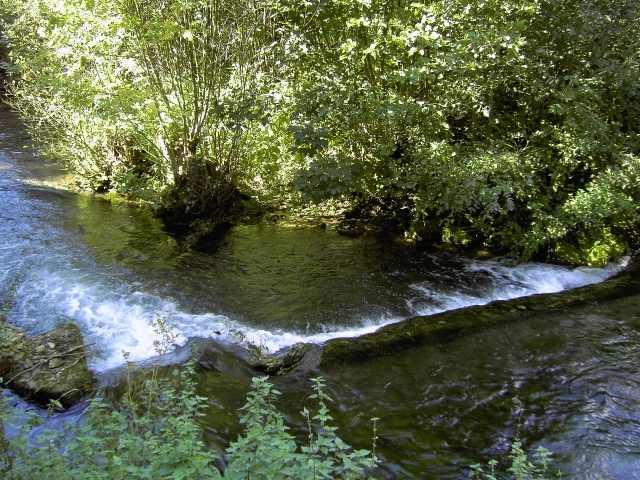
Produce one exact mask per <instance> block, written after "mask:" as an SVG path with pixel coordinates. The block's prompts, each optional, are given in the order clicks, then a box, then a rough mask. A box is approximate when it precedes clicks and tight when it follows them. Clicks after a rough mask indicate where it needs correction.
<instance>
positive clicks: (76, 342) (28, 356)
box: [0, 318, 94, 407]
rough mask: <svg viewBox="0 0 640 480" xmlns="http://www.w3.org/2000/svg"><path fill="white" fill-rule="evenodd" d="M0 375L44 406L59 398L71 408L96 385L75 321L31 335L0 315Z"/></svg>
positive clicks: (3, 379) (27, 396) (18, 392)
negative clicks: (88, 366)
mask: <svg viewBox="0 0 640 480" xmlns="http://www.w3.org/2000/svg"><path fill="white" fill-rule="evenodd" d="M0 377H2V381H3V385H4V386H6V387H8V388H10V389H11V390H13V391H14V392H16V393H17V394H19V395H20V396H22V397H24V398H25V399H26V400H29V401H33V402H36V403H38V404H40V405H48V404H49V402H50V401H51V400H55V401H58V402H60V403H61V404H62V405H63V406H64V407H70V406H71V405H73V404H75V403H77V402H78V401H79V400H81V399H82V398H83V397H85V396H86V395H87V394H89V393H91V391H92V390H93V385H94V379H93V377H92V375H91V373H90V372H89V369H88V368H87V362H86V351H85V346H84V341H83V339H82V335H81V333H80V330H79V329H78V327H77V326H76V325H74V324H71V323H67V324H64V325H61V326H59V327H57V328H55V329H53V330H51V331H50V332H47V333H44V334H42V335H38V336H35V337H29V336H27V335H26V334H25V333H24V332H23V331H22V330H20V329H19V328H17V327H15V326H12V325H10V324H8V323H6V322H5V321H3V319H1V318H0Z"/></svg>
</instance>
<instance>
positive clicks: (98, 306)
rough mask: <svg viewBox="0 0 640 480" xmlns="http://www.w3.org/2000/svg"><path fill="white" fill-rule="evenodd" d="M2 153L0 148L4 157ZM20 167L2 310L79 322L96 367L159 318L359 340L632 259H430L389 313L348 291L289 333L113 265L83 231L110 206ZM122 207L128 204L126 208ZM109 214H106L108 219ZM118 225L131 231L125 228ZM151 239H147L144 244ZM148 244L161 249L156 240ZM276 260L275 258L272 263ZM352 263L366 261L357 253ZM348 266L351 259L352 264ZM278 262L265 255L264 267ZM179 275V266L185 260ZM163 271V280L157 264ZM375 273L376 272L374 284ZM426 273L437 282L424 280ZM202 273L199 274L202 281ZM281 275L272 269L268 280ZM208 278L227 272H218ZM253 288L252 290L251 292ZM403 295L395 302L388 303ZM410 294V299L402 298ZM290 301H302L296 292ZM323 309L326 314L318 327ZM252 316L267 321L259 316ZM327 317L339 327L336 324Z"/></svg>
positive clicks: (577, 280)
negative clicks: (360, 314) (601, 262)
mask: <svg viewBox="0 0 640 480" xmlns="http://www.w3.org/2000/svg"><path fill="white" fill-rule="evenodd" d="M6 155H7V154H6V152H4V153H3V151H2V149H0V160H2V157H3V156H6ZM16 155H17V154H16ZM13 168H14V167H11V168H8V169H5V170H2V171H1V173H2V174H0V308H2V310H3V311H5V312H7V313H8V317H9V320H10V321H12V322H14V323H16V324H18V325H20V326H22V327H23V328H25V329H27V331H28V332H30V333H40V332H44V331H47V330H49V329H51V328H53V327H54V326H55V325H58V324H60V323H62V322H67V321H72V322H74V323H76V324H77V325H78V326H79V327H80V328H81V330H82V332H83V335H84V338H85V341H86V343H87V344H88V345H89V351H90V353H91V357H90V365H91V367H92V368H93V369H94V370H96V371H105V370H108V369H111V368H114V367H117V366H120V365H122V364H123V363H124V356H123V353H124V352H126V353H127V354H128V355H129V358H130V359H131V360H134V361H141V360H145V359H148V358H151V357H154V356H156V354H157V351H156V341H157V340H158V339H159V334H158V332H157V331H156V330H157V328H156V326H155V325H156V323H157V320H158V319H162V320H163V321H164V322H165V323H166V325H167V326H168V327H169V328H170V329H171V330H172V331H173V332H174V334H175V344H176V345H183V344H184V343H186V342H187V341H188V339H189V338H193V337H210V338H216V339H218V340H221V341H223V342H228V343H234V344H244V345H249V344H253V345H258V346H260V347H261V348H264V349H266V350H268V351H270V352H275V351H278V350H280V349H282V348H284V347H287V346H290V345H292V344H294V343H297V342H312V343H322V342H325V341H327V340H329V339H332V338H338V337H355V336H358V335H362V334H365V333H369V332H373V331H375V330H376V329H378V328H380V327H381V326H384V325H387V324H390V323H394V322H398V321H400V320H402V319H403V318H407V317H410V316H413V315H428V314H433V313H437V312H441V311H445V310H450V309H455V308H461V307H466V306H470V305H480V304H485V303H488V302H491V301H493V300H504V299H510V298H516V297H521V296H525V295H531V294H537V293H550V292H558V291H561V290H565V289H569V288H575V287H579V286H582V285H587V284H592V283H597V282H600V281H602V280H605V279H606V278H608V277H610V276H612V275H614V274H615V273H616V272H618V271H619V270H620V269H621V268H623V266H624V263H621V264H616V265H610V266H609V267H607V268H603V269H593V268H591V269H589V268H580V269H569V268H563V267H558V266H552V265H545V264H525V265H520V266H517V267H510V266H508V265H506V264H504V263H500V262H497V261H487V262H479V261H473V262H472V261H468V262H466V263H460V262H458V263H456V264H455V265H456V266H455V267H451V268H449V267H445V268H443V269H440V270H438V271H437V272H436V271H430V270H429V269H430V268H431V267H425V270H426V271H425V272H423V273H424V275H423V274H422V273H420V274H419V275H418V276H417V277H414V276H412V277H411V280H402V278H401V277H398V278H400V279H399V280H398V282H400V283H399V284H398V285H400V287H401V288H399V289H398V291H397V292H394V295H396V296H395V297H394V296H388V297H385V299H381V300H380V303H381V305H378V306H377V307H380V308H377V309H374V310H375V311H378V312H384V311H385V309H386V308H389V309H390V310H389V312H388V313H377V314H369V316H368V317H365V318H353V315H354V313H353V311H351V314H345V313H344V311H345V310H344V307H345V304H347V303H348V302H349V299H353V300H354V301H355V300H357V298H356V297H357V296H358V293H357V292H356V294H355V296H352V297H345V298H348V299H347V300H344V301H343V300H340V301H339V302H337V303H334V304H333V310H332V311H331V312H329V313H328V314H327V315H326V316H321V317H316V318H321V319H323V320H320V321H315V320H314V321H308V322H305V320H307V319H305V318H304V316H305V314H304V313H297V314H296V315H299V316H300V317H302V318H299V319H297V320H299V321H297V322H296V324H297V325H304V324H305V323H307V324H309V325H308V326H307V330H306V331H300V330H295V329H294V327H291V328H290V329H289V330H286V329H275V328H273V329H271V328H266V327H265V328H260V327H259V326H256V325H253V326H252V325H248V324H247V323H246V322H241V321H239V320H238V318H242V317H240V316H238V317H237V318H234V314H227V315H223V314H221V312H220V311H207V310H216V308H217V307H214V306H211V305H214V303H209V304H207V305H209V306H208V307H207V306H205V307H202V306H201V307H200V311H198V310H197V309H196V307H194V306H192V305H191V303H194V304H195V305H197V304H198V303H197V302H194V301H193V300H197V298H195V297H197V296H198V295H205V296H207V295H209V296H214V295H217V293H215V292H217V291H218V290H216V289H209V290H207V289H206V288H205V287H206V285H203V286H202V287H203V288H202V289H201V290H200V291H199V289H198V288H193V287H194V283H193V281H194V280H193V279H192V283H191V284H190V286H191V287H192V288H191V289H190V290H189V291H188V295H186V296H187V297H188V298H187V299H182V302H184V303H181V301H179V300H178V298H177V295H180V292H181V289H182V288H183V287H184V285H181V284H180V279H179V276H178V280H175V278H174V281H173V283H172V284H170V285H169V287H170V288H168V289H167V290H166V291H165V290H163V288H164V287H165V286H164V285H160V286H158V284H157V283H156V284H155V286H153V285H154V284H153V282H149V279H147V278H145V276H146V275H145V272H144V271H142V272H137V273H134V272H130V271H128V270H126V269H124V268H123V267H121V266H120V265H119V264H118V263H117V262H115V263H114V262H111V261H110V260H109V259H110V258H112V257H110V256H107V260H106V261H105V260H100V261H99V260H97V259H96V250H95V248H96V244H97V245H98V246H99V245H100V244H101V242H102V238H101V235H104V234H103V233H102V230H100V229H95V232H100V233H93V234H92V235H90V236H89V238H91V240H92V242H93V243H91V242H87V241H86V240H85V238H84V237H83V234H82V232H83V231H84V229H85V226H84V223H85V222H88V225H89V226H91V225H93V226H94V227H95V224H99V221H100V220H101V217H99V216H98V217H94V215H104V211H103V210H97V209H93V210H91V209H87V210H82V209H80V210H76V211H75V214H74V215H71V216H69V217H65V216H64V213H65V212H66V211H68V210H69V209H73V208H76V207H75V206H74V205H75V202H76V200H77V199H76V198H75V197H71V196H68V195H67V196H66V197H65V196H59V195H57V194H56V195H54V194H52V193H51V192H50V191H48V190H46V189H45V190H42V189H37V188H33V187H29V186H25V184H24V183H22V182H21V181H20V180H19V179H18V178H17V177H16V176H15V172H13V170H12V169H13ZM125 214H126V212H125V213H123V215H125ZM109 220H110V217H108V216H107V217H104V219H103V221H109ZM140 228H146V224H142V225H141V227H140ZM120 234H121V235H123V233H122V231H121V232H120ZM147 241H148V242H152V241H157V240H147ZM104 243H105V244H106V245H107V246H108V245H109V239H108V238H106V239H104ZM92 245H93V246H92ZM125 245H127V244H126V242H125ZM144 245H147V244H144ZM144 245H143V246H142V247H141V248H143V249H144ZM149 245H150V246H153V243H150V244H149ZM124 251H128V250H127V249H124ZM250 259H251V257H250ZM277 260H278V259H277V258H276V259H275V260H274V261H275V262H277ZM354 261H360V262H362V261H363V260H362V258H360V260H357V259H356V260H354ZM435 263H436V264H437V263H438V262H435ZM445 263H446V262H445ZM345 264H346V265H348V262H346V263H345ZM271 266H272V265H271V264H268V265H267V267H266V268H270V267H271ZM241 267H243V268H237V272H238V273H237V275H251V273H248V274H247V273H243V272H244V270H245V269H244V266H243V265H241ZM176 268H190V267H176ZM292 268H294V267H292ZM344 268H350V267H349V266H347V267H344ZM276 272H277V270H276ZM358 272H360V273H359V274H358V275H356V276H351V277H349V278H351V279H353V280H354V281H357V280H358V279H362V278H365V279H367V282H369V281H371V282H373V283H375V282H378V283H376V284H375V285H373V284H371V285H370V284H368V283H367V282H364V283H363V284H362V285H363V287H362V288H363V289H365V288H372V287H375V288H377V290H375V289H374V290H371V291H372V292H375V291H380V289H381V288H385V287H384V284H385V283H384V282H385V281H388V280H389V279H390V278H396V277H391V276H386V277H384V278H381V277H368V276H367V275H368V274H369V273H370V272H369V271H368V270H366V269H365V268H364V266H362V267H361V269H360V270H358ZM177 273H178V274H179V273H180V270H179V269H178V270H177ZM315 275H316V277H314V281H315V282H316V283H318V282H319V281H326V282H332V279H333V280H335V279H336V278H340V276H341V275H342V272H341V270H340V269H339V268H337V267H336V269H335V271H334V269H333V265H331V264H330V263H327V264H325V265H324V267H323V268H320V269H318V271H317V272H315ZM332 275H333V276H332ZM412 275H413V274H412ZM423 276H424V277H425V281H418V282H416V281H415V278H422V277H423ZM155 278H158V273H157V272H156V276H155ZM296 278H298V277H296ZM299 278H301V279H302V280H300V282H299V283H300V285H299V288H300V289H301V291H303V289H304V278H305V277H304V276H303V277H299ZM369 278H378V280H376V281H375V282H374V280H368V279H369ZM427 278H428V279H430V280H428V281H427ZM318 279H320V280H318ZM198 280H199V279H198V278H197V277H195V281H196V282H197V281H198ZM232 280H233V278H232ZM277 280H278V278H277V276H276V275H274V276H273V277H268V280H266V281H277ZM207 281H210V282H216V281H222V280H219V279H217V278H215V277H213V278H209V279H208V280H207ZM394 281H395V280H394ZM203 282H204V280H203ZM402 282H406V283H404V284H403V283H402ZM411 282H413V283H411ZM409 284H410V285H409ZM196 285H197V284H196ZM291 288H294V289H295V288H298V283H292V284H291ZM159 292H163V293H159ZM275 292H276V293H275V294H274V292H271V291H270V292H268V295H270V296H267V295H265V294H264V293H263V294H262V296H258V298H264V299H265V300H264V301H265V302H268V301H269V299H273V300H274V301H277V300H279V297H278V295H280V296H282V294H283V291H282V290H276V291H275ZM398 292H401V293H398ZM252 293H253V292H252V290H250V289H248V290H246V291H245V292H244V295H251V294H252ZM285 293H288V292H285ZM334 293H335V291H334ZM369 293H371V292H369ZM234 294H238V295H239V293H238V292H236V291H234V290H233V289H230V290H229V291H227V292H226V295H234ZM405 294H406V295H405ZM274 295H275V296H274ZM174 296H176V297H174ZM312 298H313V299H314V301H315V302H316V303H314V304H312V305H310V307H309V309H308V310H307V311H309V312H312V311H318V310H321V311H324V310H323V309H324V308H325V305H324V304H323V303H322V299H321V298H320V297H312ZM398 299H399V301H397V303H399V306H398V305H394V306H391V305H389V304H388V303H387V302H392V301H394V300H398ZM240 300H242V299H240ZM373 300H374V301H375V300H377V298H374V299H373ZM403 300H404V301H405V302H406V306H404V307H403V305H402V303H403ZM286 301H287V302H296V301H301V300H298V299H297V298H292V299H291V300H286ZM340 302H342V303H340ZM361 304H363V303H362V302H361ZM201 305H202V304H201ZM359 305H360V304H359ZM346 306H348V305H346ZM365 306H367V305H365ZM358 308H359V307H358ZM202 310H205V312H203V311H202ZM232 310H233V309H232ZM355 310H357V309H355ZM253 311H254V312H255V310H253ZM285 311H286V309H285ZM304 311H305V310H302V312H304ZM363 311H364V310H363ZM369 311H372V310H369ZM298 312H300V310H298ZM258 313H259V312H258ZM349 315H351V318H349ZM356 315H357V313H356ZM325 318H326V322H327V323H326V324H324V325H322V324H321V323H323V322H325V320H324V319H325ZM249 320H253V319H252V318H249ZM255 321H256V324H258V325H259V322H260V319H255ZM427 321H428V320H427ZM329 322H333V324H334V325H335V324H337V325H339V326H330V325H329ZM319 323H320V325H319Z"/></svg>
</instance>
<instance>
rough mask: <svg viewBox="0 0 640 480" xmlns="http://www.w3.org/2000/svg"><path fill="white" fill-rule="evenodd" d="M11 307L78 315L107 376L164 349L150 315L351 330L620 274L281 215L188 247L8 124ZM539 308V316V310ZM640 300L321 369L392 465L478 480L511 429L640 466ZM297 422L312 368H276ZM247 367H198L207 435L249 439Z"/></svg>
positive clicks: (4, 190) (15, 316) (266, 329)
mask: <svg viewBox="0 0 640 480" xmlns="http://www.w3.org/2000/svg"><path fill="white" fill-rule="evenodd" d="M0 142H1V143H0V304H1V308H2V310H3V311H5V312H6V313H7V314H8V317H9V319H10V321H12V322H14V323H16V324H18V325H21V326H22V327H24V328H26V329H27V330H29V331H30V332H34V333H35V332H39V331H44V330H47V329H49V328H51V327H52V326H54V325H55V324H57V323H59V322H63V321H69V320H71V321H74V322H76V323H77V324H78V325H79V326H80V327H81V329H82V331H83V333H84V335H85V338H86V339H87V341H89V342H91V343H93V344H94V346H93V347H92V352H91V366H92V369H93V370H94V371H95V372H96V374H97V375H98V376H101V375H103V374H104V373H105V372H107V371H108V370H109V369H111V368H113V367H117V366H119V365H121V364H122V363H123V357H122V352H123V351H126V352H129V353H130V354H131V356H132V357H133V358H134V359H137V360H143V359H147V358H150V357H152V356H154V354H155V352H154V347H153V341H154V339H155V334H154V328H153V321H154V320H155V319H156V318H157V317H162V318H163V319H164V320H166V322H167V323H168V324H169V325H171V326H172V327H173V328H174V329H175V332H176V333H177V335H178V340H177V341H178V343H184V342H186V341H187V339H188V338H190V337H203V336H204V337H207V336H208V337H213V338H216V339H218V340H220V341H221V342H227V343H233V344H240V345H248V344H250V343H253V344H258V345H261V346H263V347H265V348H267V349H270V350H272V351H275V350H277V349H278V348H281V347H285V346H287V345H291V344H292V343H295V342H297V341H311V342H318V343H321V342H323V341H326V340H327V339H329V338H335V337H341V336H354V335H357V334H361V333H363V332H367V331H373V330H375V329H376V328H377V327H379V326H380V325H384V324H386V323H389V322H395V321H400V320H401V319H402V318H406V317H409V316H412V315H415V314H429V313H434V312H438V311H442V310H447V309H451V308H458V307H463V306H466V305H472V304H482V303H487V302H489V301H491V300H495V299H506V298H514V297H518V296H522V295H528V294H533V293H545V292H553V291H560V290H563V289H568V288H573V287H576V286H580V285H584V284H588V283H593V282H598V281H601V280H604V279H606V278H607V277H608V276H610V275H612V274H614V273H615V272H616V271H617V269H619V266H611V267H610V268H607V269H578V270H570V269H566V268H562V267H557V266H551V265H543V264H527V265H520V266H517V267H512V266H509V265H508V264H506V263H505V262H501V261H492V262H479V261H474V260H470V259H464V258H457V257H453V256H450V255H442V254H439V255H436V254H432V253H429V252H424V251H419V250H416V249H408V248H406V247H404V246H401V245H397V244H393V243H389V242H382V241H378V240H376V239H371V238H363V239H356V240H353V239H347V238H343V237H340V236H338V235H336V234H335V233H332V232H325V231H321V230H287V229H283V228H280V227H278V226H272V225H253V226H241V227H237V228H235V229H233V230H232V231H231V232H230V233H229V234H228V235H227V236H226V237H225V238H224V239H222V240H221V241H220V242H219V243H218V244H217V245H214V246H212V248H211V250H210V251H207V252H197V251H191V250H188V249H184V248H182V247H181V246H180V245H179V244H178V243H176V242H175V241H174V240H173V239H172V238H171V237H169V236H167V235H166V234H165V233H164V232H163V231H162V228H161V226H160V225H159V224H158V223H157V222H156V221H155V220H154V219H153V218H152V217H151V216H150V215H148V214H146V213H145V212H143V211H140V210H135V209H130V208H127V207H116V206H113V205H111V204H110V203H108V202H106V201H104V200H101V199H98V198H94V197H91V196H86V195H77V194H72V193H69V192H64V191H61V190H56V189H52V188H50V187H45V186H42V182H43V181H46V182H51V181H52V180H55V177H56V176H58V175H60V174H61V172H60V171H59V170H57V169H56V168H55V167H52V166H50V165H46V164H45V163H44V162H43V161H42V159H41V158H39V157H38V155H36V154H34V153H33V152H32V151H31V150H30V149H23V148H22V145H23V144H25V143H27V142H28V139H27V138H26V136H25V134H24V130H23V129H22V127H21V126H20V125H19V124H18V123H17V122H16V121H15V119H14V118H13V117H12V116H11V115H10V114H8V113H6V112H4V113H2V115H1V117H0ZM529 315H532V314H529ZM639 315H640V305H639V304H638V297H637V296H632V297H628V298H625V299H622V300H618V301H615V302H609V303H607V304H602V305H599V306H597V307H593V306H589V307H584V308H576V309H573V310H570V311H564V312H548V313H546V314H544V315H539V314H538V315H537V316H529V317H527V316H523V318H522V321H520V322H518V323H512V324H509V325H507V326H504V327H496V328H493V329H491V330H487V331H483V332H480V333H475V334H472V335H468V336H465V337H461V338H457V339H455V340H452V341H450V342H448V343H446V344H442V345H439V346H435V347H434V346H430V347H428V348H427V347H425V348H417V349H413V350H408V351H404V352H400V353H398V354H396V355H393V356H388V357H385V358H380V359H376V360H371V361H367V362H363V363H359V364H354V365H346V366H343V367H340V368H335V369H332V370H327V371H323V372H321V373H322V374H323V375H324V376H325V377H326V379H327V382H328V385H329V390H330V393H331V394H332V396H333V397H334V398H335V403H334V413H335V416H336V418H337V422H338V425H339V427H340V431H341V433H342V435H343V436H344V437H345V439H346V440H348V441H350V442H351V443H353V444H355V445H357V446H359V447H367V446H368V445H370V441H371V424H370V421H369V419H370V418H371V417H373V416H375V417H379V418H380V422H379V435H380V441H379V445H378V449H379V450H378V451H379V454H380V455H381V457H382V458H383V460H384V466H383V468H382V472H381V475H385V476H389V477H394V476H395V477H397V478H464V477H465V475H466V472H467V470H466V467H467V466H468V465H469V464H470V463H474V462H477V461H481V460H486V459H487V458H489V457H490V456H492V455H496V454H501V453H504V452H505V450H506V449H507V448H508V446H509V444H510V443H511V441H512V440H513V438H514V437H515V436H516V435H519V436H521V437H522V438H523V440H524V441H525V443H526V445H527V446H536V445H544V446H546V447H547V448H550V449H551V450H553V451H554V452H556V453H557V456H558V458H559V460H560V463H561V465H562V466H563V468H564V469H565V470H566V471H567V472H569V473H570V477H571V478H593V479H599V478H615V479H633V478H640V441H639V440H640V425H639V422H640V414H639V413H638V405H639V403H638V400H640V385H639V382H640V380H639V379H638V364H639V362H638V360H639V358H638V356H639V353H640V349H639V347H638V345H640V342H639V340H640V339H639V337H638V335H639V327H640V317H639ZM276 382H277V383H278V384H279V386H280V387H281V389H282V390H283V392H284V396H283V404H282V406H283V409H284V410H285V412H286V413H287V415H288V418H289V420H290V421H291V423H292V424H293V425H296V426H297V428H298V430H297V431H298V432H302V431H303V428H304V427H303V423H302V421H301V417H300V415H299V411H300V410H301V409H302V407H303V405H304V402H305V397H306V395H307V394H308V391H309V390H308V386H309V384H308V379H304V378H302V379H301V378H280V379H277V380H276ZM247 384H248V378H246V377H245V376H243V375H238V376H237V377H231V378H230V377H229V376H222V375H220V374H216V373H214V372H202V373H201V389H202V391H203V392H204V393H206V394H207V396H208V398H210V403H211V411H210V412H209V413H210V414H209V416H208V418H207V432H208V436H209V437H210V439H212V440H214V441H216V443H219V444H225V443H227V442H228V441H229V440H231V439H233V438H234V436H235V435H236V434H237V431H238V425H237V409H238V407H239V406H240V405H241V404H242V401H243V398H244V395H245V393H246V388H247Z"/></svg>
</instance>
